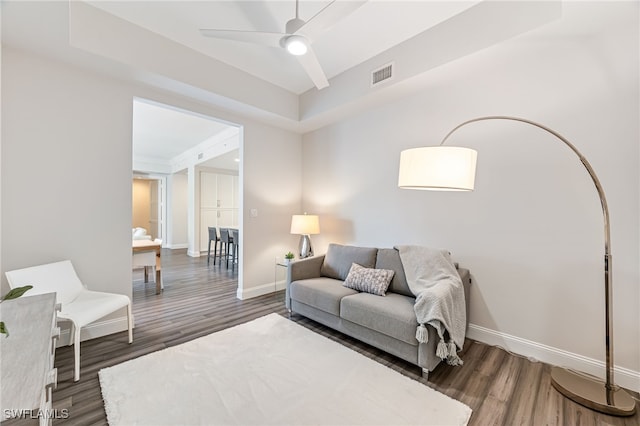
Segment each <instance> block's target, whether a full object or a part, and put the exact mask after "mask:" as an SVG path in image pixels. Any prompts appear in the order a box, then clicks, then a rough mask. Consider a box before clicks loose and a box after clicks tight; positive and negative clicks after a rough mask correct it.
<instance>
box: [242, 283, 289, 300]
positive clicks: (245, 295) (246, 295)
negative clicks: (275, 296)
mask: <svg viewBox="0 0 640 426" xmlns="http://www.w3.org/2000/svg"><path fill="white" fill-rule="evenodd" d="M285 286H286V282H285V281H284V280H282V281H276V282H275V283H267V284H262V285H259V286H257V287H251V288H243V289H240V288H238V291H237V292H236V297H237V298H238V299H240V300H245V299H251V298H253V297H258V296H262V295H263V294H269V293H274V292H276V291H279V290H284V289H285ZM282 303H284V299H283V301H282Z"/></svg>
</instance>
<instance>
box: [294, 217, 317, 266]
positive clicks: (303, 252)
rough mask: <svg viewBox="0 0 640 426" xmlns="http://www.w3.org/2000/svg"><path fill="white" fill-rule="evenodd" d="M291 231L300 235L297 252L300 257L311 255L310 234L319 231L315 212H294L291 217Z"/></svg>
mask: <svg viewBox="0 0 640 426" xmlns="http://www.w3.org/2000/svg"><path fill="white" fill-rule="evenodd" d="M291 233H292V234H299V235H300V244H299V247H298V254H299V255H300V259H304V258H306V257H310V256H313V248H312V247H311V237H309V236H310V235H311V234H319V233H320V222H319V220H318V216H317V215H315V214H306V213H305V214H294V215H293V216H292V217H291Z"/></svg>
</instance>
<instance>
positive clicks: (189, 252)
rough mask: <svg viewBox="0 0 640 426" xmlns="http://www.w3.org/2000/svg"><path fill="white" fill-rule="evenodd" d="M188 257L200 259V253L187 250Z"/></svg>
mask: <svg viewBox="0 0 640 426" xmlns="http://www.w3.org/2000/svg"><path fill="white" fill-rule="evenodd" d="M187 256H191V257H200V251H191V250H187Z"/></svg>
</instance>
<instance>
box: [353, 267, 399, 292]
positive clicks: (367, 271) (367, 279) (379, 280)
mask: <svg viewBox="0 0 640 426" xmlns="http://www.w3.org/2000/svg"><path fill="white" fill-rule="evenodd" d="M394 273H395V272H394V271H393V270H391V269H374V268H365V267H363V266H361V265H358V264H357V263H354V264H352V265H351V269H350V270H349V275H347V279H346V280H344V283H343V284H342V285H343V286H345V287H348V288H352V289H354V290H357V291H364V292H366V293H371V294H375V295H377V296H384V295H385V293H386V292H387V288H389V283H391V279H392V278H393V274H394Z"/></svg>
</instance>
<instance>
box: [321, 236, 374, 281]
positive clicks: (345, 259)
mask: <svg viewBox="0 0 640 426" xmlns="http://www.w3.org/2000/svg"><path fill="white" fill-rule="evenodd" d="M377 252H378V249H377V248H371V247H354V246H343V245H340V244H329V248H328V249H327V254H326V255H325V256H324V261H323V262H322V267H321V268H320V273H321V274H322V276H324V277H329V278H335V279H336V280H342V281H344V280H345V279H347V275H349V270H350V269H351V264H352V263H357V264H358V265H361V266H364V267H365V268H373V267H375V265H376V253H377Z"/></svg>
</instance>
